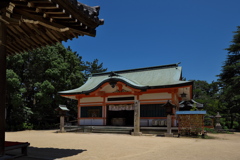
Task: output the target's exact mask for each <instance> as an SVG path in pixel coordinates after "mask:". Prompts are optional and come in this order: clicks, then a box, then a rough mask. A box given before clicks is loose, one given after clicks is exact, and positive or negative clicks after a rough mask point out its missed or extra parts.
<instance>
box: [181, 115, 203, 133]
mask: <svg viewBox="0 0 240 160" xmlns="http://www.w3.org/2000/svg"><path fill="white" fill-rule="evenodd" d="M205 114H206V111H177V112H176V115H177V116H178V137H180V135H198V134H202V136H204V115H205Z"/></svg>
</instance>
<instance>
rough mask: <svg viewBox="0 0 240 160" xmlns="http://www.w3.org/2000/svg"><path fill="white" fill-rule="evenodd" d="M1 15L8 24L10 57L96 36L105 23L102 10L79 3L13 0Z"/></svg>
mask: <svg viewBox="0 0 240 160" xmlns="http://www.w3.org/2000/svg"><path fill="white" fill-rule="evenodd" d="M0 13H1V14H0V21H1V22H3V23H5V24H6V25H7V32H8V36H7V44H6V45H7V48H8V50H7V54H8V55H10V54H16V53H19V52H24V51H28V50H30V49H34V48H36V47H40V46H46V45H52V44H54V43H57V42H61V41H66V40H68V39H73V38H77V37H79V36H84V35H88V36H93V37H94V36H95V35H96V27H97V26H99V25H102V24H103V20H99V18H98V14H99V7H89V6H86V5H84V4H81V3H79V2H77V1H76V0H9V3H8V5H6V7H5V8H2V9H1V12H0ZM13 46H14V48H12V47H13Z"/></svg>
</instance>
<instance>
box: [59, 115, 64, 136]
mask: <svg viewBox="0 0 240 160" xmlns="http://www.w3.org/2000/svg"><path fill="white" fill-rule="evenodd" d="M64 121H65V120H64V116H60V132H61V133H62V132H65V131H64Z"/></svg>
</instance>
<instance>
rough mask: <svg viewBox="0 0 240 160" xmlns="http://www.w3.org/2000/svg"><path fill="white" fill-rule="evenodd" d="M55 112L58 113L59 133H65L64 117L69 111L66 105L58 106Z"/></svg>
mask: <svg viewBox="0 0 240 160" xmlns="http://www.w3.org/2000/svg"><path fill="white" fill-rule="evenodd" d="M56 111H58V112H59V117H60V132H65V131H64V125H65V117H66V116H67V112H68V111H69V109H68V108H67V107H66V105H59V107H58V108H57V109H56Z"/></svg>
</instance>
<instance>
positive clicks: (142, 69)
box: [92, 63, 180, 77]
mask: <svg viewBox="0 0 240 160" xmlns="http://www.w3.org/2000/svg"><path fill="white" fill-rule="evenodd" d="M179 64H180V63H174V64H168V65H160V66H152V67H144V68H135V69H126V70H119V71H110V72H102V73H94V74H92V76H93V77H95V76H101V75H108V74H109V75H110V74H111V73H113V72H114V73H128V72H136V71H145V70H153V69H164V68H173V67H178V65H179Z"/></svg>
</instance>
